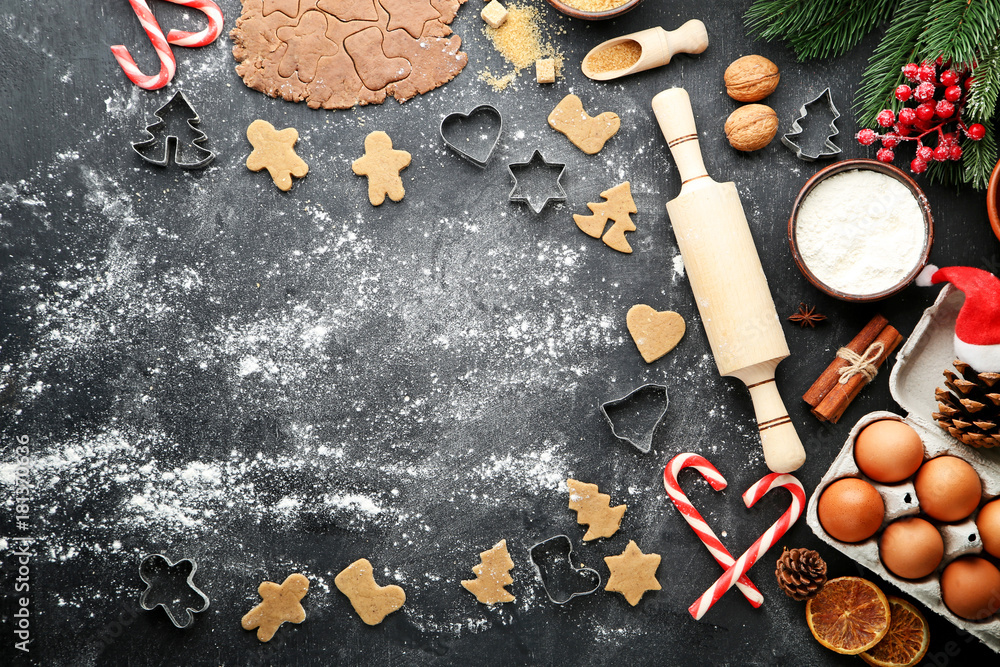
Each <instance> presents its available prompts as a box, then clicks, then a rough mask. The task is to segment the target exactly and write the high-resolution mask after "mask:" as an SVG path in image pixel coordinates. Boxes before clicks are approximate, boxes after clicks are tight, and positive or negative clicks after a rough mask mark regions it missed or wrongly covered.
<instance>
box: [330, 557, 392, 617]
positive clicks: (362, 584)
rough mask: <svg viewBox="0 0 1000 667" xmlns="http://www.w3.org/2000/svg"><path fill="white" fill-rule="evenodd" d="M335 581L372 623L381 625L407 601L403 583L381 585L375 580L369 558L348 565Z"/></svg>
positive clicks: (357, 609)
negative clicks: (398, 584) (401, 584)
mask: <svg viewBox="0 0 1000 667" xmlns="http://www.w3.org/2000/svg"><path fill="white" fill-rule="evenodd" d="M333 583H335V584H336V585H337V589H338V590H340V592H341V593H343V594H344V595H346V596H347V599H349V600H350V601H351V606H352V607H354V611H356V612H357V613H358V616H360V617H361V620H362V621H364V622H365V623H367V624H368V625H378V624H379V623H381V622H382V620H383V619H384V618H385V617H386V616H388V615H389V614H391V613H392V612H394V611H396V610H397V609H399V608H400V607H402V606H403V603H404V602H406V593H405V592H404V591H403V589H402V588H400V587H399V586H393V585H390V586H379V585H378V584H377V583H375V577H374V576H373V575H372V564H371V563H369V562H368V560H367V559H365V558H361V559H359V560H356V561H354V562H353V563H351V564H350V565H348V566H347V567H346V568H344V569H343V570H342V571H341V572H340V574H338V575H337V576H336V577H335V578H334V580H333Z"/></svg>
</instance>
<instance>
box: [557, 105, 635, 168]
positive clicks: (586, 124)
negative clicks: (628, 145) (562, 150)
mask: <svg viewBox="0 0 1000 667" xmlns="http://www.w3.org/2000/svg"><path fill="white" fill-rule="evenodd" d="M621 124H622V121H621V119H620V118H619V117H618V114H616V113H612V112H611V111H605V112H604V113H602V114H600V115H598V116H591V115H590V114H588V113H587V112H586V111H584V109H583V102H581V101H580V98H579V97H577V96H576V95H567V96H566V97H564V98H563V99H562V101H561V102H560V103H559V104H558V105H556V108H555V109H553V110H552V113H550V114H549V125H551V126H552V129H554V130H557V131H559V132H562V133H563V134H565V135H566V137H567V138H568V139H569V140H570V141H571V142H573V145H574V146H576V147H577V148H579V149H580V150H581V151H583V152H584V153H587V154H588V155H593V154H594V153H598V152H600V150H601V149H602V148H604V144H605V143H606V142H607V141H608V139H610V138H611V137H613V136H615V134H616V133H617V132H618V128H619V127H621Z"/></svg>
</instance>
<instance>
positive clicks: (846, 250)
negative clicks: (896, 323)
mask: <svg viewBox="0 0 1000 667" xmlns="http://www.w3.org/2000/svg"><path fill="white" fill-rule="evenodd" d="M795 238H796V240H797V242H798V246H799V253H800V254H801V255H802V259H803V261H804V262H805V263H806V265H807V266H808V267H809V270H810V271H812V273H813V275H815V276H816V278H818V279H819V280H820V281H821V282H823V283H824V284H826V285H827V286H829V287H832V288H833V289H835V290H838V291H840V292H844V293H846V294H852V295H858V296H861V295H867V294H878V293H879V292H884V291H886V290H889V289H891V288H893V287H895V286H896V285H897V284H899V282H900V281H901V280H903V279H904V278H905V277H906V276H907V274H909V273H910V271H912V270H913V269H914V267H916V266H917V264H918V263H919V262H920V257H921V254H922V251H923V248H924V239H925V231H924V219H923V213H922V212H921V210H920V205H919V203H918V202H917V199H916V198H915V197H914V196H913V193H911V192H910V190H909V188H907V187H906V186H905V185H903V184H902V183H900V182H899V181H898V180H896V179H895V178H892V177H891V176H886V175H885V174H882V173H879V172H876V171H871V170H866V169H855V170H852V171H846V172H844V173H841V174H837V175H835V176H831V177H830V178H827V179H825V180H824V181H822V182H821V183H819V184H818V185H817V186H816V187H814V188H813V190H812V192H810V193H809V196H807V197H806V198H805V200H804V201H803V202H802V206H801V208H800V209H799V215H798V222H797V227H796V233H795Z"/></svg>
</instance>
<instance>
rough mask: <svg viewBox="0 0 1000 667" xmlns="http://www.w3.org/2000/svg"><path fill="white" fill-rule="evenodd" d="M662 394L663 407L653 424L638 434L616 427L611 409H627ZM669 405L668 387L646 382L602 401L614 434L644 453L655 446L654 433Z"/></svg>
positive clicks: (605, 415)
mask: <svg viewBox="0 0 1000 667" xmlns="http://www.w3.org/2000/svg"><path fill="white" fill-rule="evenodd" d="M660 394H663V399H662V400H663V407H662V408H661V409H660V411H659V413H658V414H657V417H656V420H655V421H654V422H653V425H652V426H650V427H649V428H647V429H645V430H643V431H640V432H639V434H638V435H635V434H632V433H629V434H626V433H620V432H619V431H618V430H617V429H616V428H615V421H614V420H613V419H612V418H611V415H610V414H608V413H609V411H610V412H615V411H619V410H626V409H627V408H628V407H629V406H632V405H637V404H640V403H643V402H645V401H646V400H647V399H658V398H659V396H660ZM668 407H670V397H669V396H668V395H667V388H666V387H665V386H664V385H662V384H652V383H651V384H644V385H642V386H641V387H639V388H637V389H633V390H632V391H630V392H629V393H628V394H626V395H625V396H622V397H621V398H616V399H614V400H613V401H608V402H606V403H601V414H602V415H604V419H606V420H607V422H608V426H610V427H611V434H612V435H614V436H615V437H616V438H618V439H619V440H623V441H624V442H627V443H628V444H630V445H632V446H633V447H635V448H636V449H638V450H639V451H640V452H642V453H643V454H646V453H648V452H649V450H650V449H651V448H652V446H653V434H654V433H656V429H658V428H659V427H660V424H661V423H663V418H664V417H666V416H667V408H668Z"/></svg>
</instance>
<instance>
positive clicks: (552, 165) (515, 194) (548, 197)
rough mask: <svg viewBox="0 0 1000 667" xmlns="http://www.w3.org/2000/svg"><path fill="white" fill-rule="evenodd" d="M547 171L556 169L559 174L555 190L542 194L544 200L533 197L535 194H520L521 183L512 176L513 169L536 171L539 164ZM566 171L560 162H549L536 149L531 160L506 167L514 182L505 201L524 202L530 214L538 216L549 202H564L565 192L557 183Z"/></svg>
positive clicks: (513, 163)
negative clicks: (539, 200) (538, 201)
mask: <svg viewBox="0 0 1000 667" xmlns="http://www.w3.org/2000/svg"><path fill="white" fill-rule="evenodd" d="M538 163H541V165H542V166H543V167H544V168H546V169H548V170H550V171H551V170H554V169H558V170H559V174H558V175H557V176H556V180H555V188H554V189H552V190H550V191H549V192H548V193H545V194H544V199H541V196H539V197H535V196H534V194H535V193H531V192H529V193H526V194H525V193H523V192H521V191H520V190H521V183H520V182H519V181H518V180H517V176H515V175H514V169H515V168H519V169H537V168H538V166H539V164H538ZM565 171H566V165H565V164H563V163H561V162H549V161H548V160H546V159H545V157H544V156H543V155H542V152H541V151H539V150H538V149H537V148H536V149H535V152H534V153H532V154H531V158H530V159H529V160H528V161H527V162H512V163H510V164H508V165H507V173H509V174H510V177H511V179H512V180H513V181H514V187H513V188H511V191H510V194H509V195H508V196H507V199H508V200H509V201H512V202H524V203H525V204H527V205H528V208H530V209H531V212H532V213H534V214H535V215H538V214H539V213H541V212H542V209H543V208H545V206H546V205H547V204H548V203H549V202H550V201H566V191H565V190H563V187H562V184H560V183H559V179H561V178H562V175H563V173H564V172H565ZM538 199H541V203H540V204H538V205H537V206H536V204H535V202H536V201H537V200H538Z"/></svg>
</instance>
